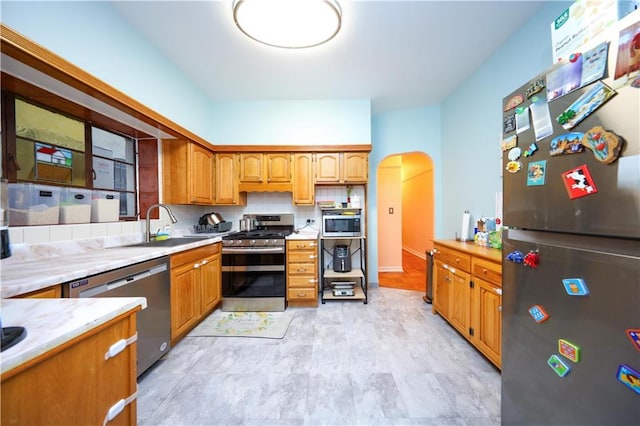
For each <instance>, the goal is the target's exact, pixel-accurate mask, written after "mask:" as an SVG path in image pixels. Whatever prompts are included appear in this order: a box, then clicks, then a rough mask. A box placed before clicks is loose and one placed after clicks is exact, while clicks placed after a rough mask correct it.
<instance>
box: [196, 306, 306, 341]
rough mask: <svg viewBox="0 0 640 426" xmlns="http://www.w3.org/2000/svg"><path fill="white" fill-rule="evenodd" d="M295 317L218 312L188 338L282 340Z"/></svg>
mask: <svg viewBox="0 0 640 426" xmlns="http://www.w3.org/2000/svg"><path fill="white" fill-rule="evenodd" d="M294 315H295V312H294V311H284V312H222V311H220V310H218V311H215V312H214V313H212V314H211V315H209V316H208V317H207V318H205V320H204V321H202V322H201V323H200V324H198V326H196V327H195V328H194V329H193V330H192V331H191V332H190V333H189V334H188V336H191V337H194V336H227V337H262V338H267V339H282V338H283V337H284V335H285V333H286V332H287V329H288V328H289V325H290V324H291V321H292V320H293V316H294Z"/></svg>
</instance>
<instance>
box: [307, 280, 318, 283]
mask: <svg viewBox="0 0 640 426" xmlns="http://www.w3.org/2000/svg"><path fill="white" fill-rule="evenodd" d="M309 282H310V283H311V284H315V283H317V282H318V280H309Z"/></svg>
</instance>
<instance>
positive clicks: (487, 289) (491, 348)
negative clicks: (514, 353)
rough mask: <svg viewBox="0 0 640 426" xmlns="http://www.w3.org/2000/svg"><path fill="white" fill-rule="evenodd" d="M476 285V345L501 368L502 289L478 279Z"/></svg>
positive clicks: (475, 281)
mask: <svg viewBox="0 0 640 426" xmlns="http://www.w3.org/2000/svg"><path fill="white" fill-rule="evenodd" d="M473 284H474V293H475V294H474V299H475V313H474V315H475V320H474V323H475V325H476V327H475V328H474V336H473V337H474V341H475V345H476V346H477V347H478V349H480V351H481V352H482V353H483V354H485V355H486V357H487V358H489V359H490V360H491V362H493V363H494V364H495V365H497V366H498V367H500V364H501V363H500V359H501V353H502V350H501V347H502V287H501V286H499V285H496V284H492V283H489V282H487V281H484V280H481V279H479V278H476V279H475V280H474V282H473Z"/></svg>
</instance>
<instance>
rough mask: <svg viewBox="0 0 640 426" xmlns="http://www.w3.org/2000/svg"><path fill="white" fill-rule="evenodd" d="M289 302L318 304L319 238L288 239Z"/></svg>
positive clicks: (292, 304)
mask: <svg viewBox="0 0 640 426" xmlns="http://www.w3.org/2000/svg"><path fill="white" fill-rule="evenodd" d="M287 304H288V305H289V306H318V241H317V240H287Z"/></svg>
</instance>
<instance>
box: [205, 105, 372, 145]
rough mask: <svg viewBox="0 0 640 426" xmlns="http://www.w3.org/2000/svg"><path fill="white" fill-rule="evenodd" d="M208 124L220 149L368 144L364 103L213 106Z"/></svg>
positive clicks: (367, 107)
mask: <svg viewBox="0 0 640 426" xmlns="http://www.w3.org/2000/svg"><path fill="white" fill-rule="evenodd" d="M210 122H211V127H212V128H213V129H214V130H213V131H212V133H213V135H212V137H211V139H209V141H210V142H212V143H214V144H220V145H256V144H257V145H352V144H356V145H359V144H370V143H371V102H370V101H369V99H354V100H308V101H279V102H278V101H273V102H272V101H269V102H267V101H262V102H259V101H255V102H224V103H216V104H214V107H213V109H212V115H211V118H210Z"/></svg>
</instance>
